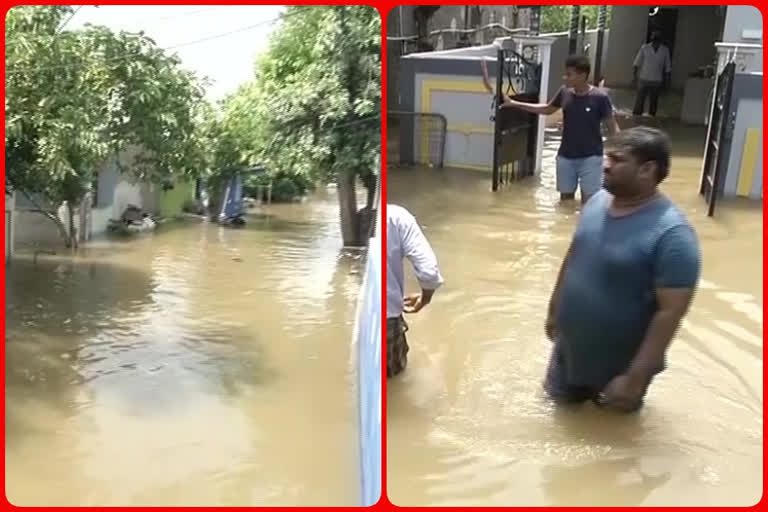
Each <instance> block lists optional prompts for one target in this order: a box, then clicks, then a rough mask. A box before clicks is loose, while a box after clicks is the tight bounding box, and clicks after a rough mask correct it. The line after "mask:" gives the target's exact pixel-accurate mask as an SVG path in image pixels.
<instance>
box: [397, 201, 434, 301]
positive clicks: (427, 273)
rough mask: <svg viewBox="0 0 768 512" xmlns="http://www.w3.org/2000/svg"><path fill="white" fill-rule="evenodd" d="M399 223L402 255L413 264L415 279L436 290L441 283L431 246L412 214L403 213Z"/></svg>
mask: <svg viewBox="0 0 768 512" xmlns="http://www.w3.org/2000/svg"><path fill="white" fill-rule="evenodd" d="M402 221H403V222H402V223H401V224H400V240H401V243H402V249H403V255H404V256H405V257H406V258H408V261H410V262H411V265H413V270H414V273H415V274H416V279H417V280H418V281H419V285H420V286H421V287H422V288H423V289H425V290H436V289H438V288H439V287H440V285H441V284H443V277H442V276H441V275H440V268H439V267H438V264H437V256H435V253H434V251H433V250H432V246H430V245H429V242H428V241H427V238H426V237H425V236H424V233H423V232H422V231H421V228H420V227H419V224H418V223H417V222H416V219H415V218H414V217H413V215H410V214H408V215H403V218H402Z"/></svg>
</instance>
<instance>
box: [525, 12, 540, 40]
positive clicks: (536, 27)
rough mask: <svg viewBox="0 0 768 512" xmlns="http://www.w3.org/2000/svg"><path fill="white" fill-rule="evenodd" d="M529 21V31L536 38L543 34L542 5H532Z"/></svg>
mask: <svg viewBox="0 0 768 512" xmlns="http://www.w3.org/2000/svg"><path fill="white" fill-rule="evenodd" d="M528 17H529V18H528V19H529V23H530V26H529V29H530V31H531V34H532V35H534V36H538V35H539V34H540V33H541V6H540V5H532V6H531V8H530V10H529V11H528Z"/></svg>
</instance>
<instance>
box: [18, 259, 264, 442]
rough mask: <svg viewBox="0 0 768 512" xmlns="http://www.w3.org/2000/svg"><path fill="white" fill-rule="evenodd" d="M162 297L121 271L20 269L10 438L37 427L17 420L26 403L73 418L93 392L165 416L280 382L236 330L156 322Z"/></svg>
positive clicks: (26, 265) (80, 266)
mask: <svg viewBox="0 0 768 512" xmlns="http://www.w3.org/2000/svg"><path fill="white" fill-rule="evenodd" d="M153 290H154V286H153V283H152V281H151V279H150V275H149V274H148V273H144V272H141V271H138V270H136V269H133V268H129V267H125V266H121V265H115V264H111V263H105V262H98V261H77V260H61V261H50V260H46V261H38V262H37V263H33V262H31V261H25V260H19V261H14V263H13V265H12V266H11V267H9V271H8V273H7V279H6V347H5V348H6V392H7V393H9V394H10V395H11V396H13V397H14V400H9V401H8V402H7V404H6V420H7V429H8V430H7V432H8V435H9V436H10V437H12V436H13V435H14V434H21V433H23V432H25V431H26V430H28V429H29V428H30V425H29V424H27V423H26V422H25V420H24V419H23V418H24V415H23V414H17V409H18V410H25V408H26V407H27V405H28V404H27V403H26V401H25V399H34V400H35V401H38V402H42V403H46V404H47V405H48V406H53V407H57V408H60V409H63V410H67V409H72V403H73V401H74V400H75V397H76V396H77V395H78V393H80V392H81V391H83V390H87V393H99V394H106V395H108V396H109V398H110V400H113V401H114V402H115V403H117V404H119V407H122V408H124V409H126V410H129V411H130V413H131V414H134V415H146V414H150V415H154V414H161V415H163V414H172V411H173V410H174V409H176V408H179V407H186V406H188V405H191V404H189V403H187V402H190V401H194V399H195V397H196V396H197V395H198V394H199V393H201V392H202V393H215V394H223V395H225V396H236V395H238V394H239V393H240V392H241V391H242V389H243V387H262V386H264V385H267V384H269V383H270V382H272V381H273V380H274V379H276V378H277V373H276V371H275V370H274V369H272V368H268V367H267V366H266V365H265V361H264V356H263V351H262V350H261V342H262V340H258V339H253V337H252V335H250V334H248V333H246V332H245V331H242V330H240V329H237V327H235V326H231V327H230V326H226V325H216V324H212V323H207V322H205V321H197V322H195V323H194V325H189V326H186V328H185V327H184V326H183V325H174V326H171V328H169V326H168V325H167V324H163V323H158V322H154V321H153V317H154V315H156V314H158V313H160V314H161V312H160V311H158V310H157V308H156V307H155V305H154V304H153V298H152V293H153ZM17 406H18V407H17ZM73 412H74V410H73Z"/></svg>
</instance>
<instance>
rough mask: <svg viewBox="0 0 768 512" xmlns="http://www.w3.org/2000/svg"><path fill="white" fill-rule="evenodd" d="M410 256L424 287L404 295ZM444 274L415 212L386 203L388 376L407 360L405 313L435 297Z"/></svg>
mask: <svg viewBox="0 0 768 512" xmlns="http://www.w3.org/2000/svg"><path fill="white" fill-rule="evenodd" d="M406 258H407V259H408V260H409V261H410V262H411V265H412V266H413V270H414V272H415V273H416V279H417V280H418V282H419V285H420V287H421V292H420V293H414V294H410V295H407V296H406V295H405V278H404V269H403V260H405V259H406ZM442 284H443V278H442V276H441V275H440V269H439V268H438V265H437V257H436V256H435V253H434V251H432V247H431V246H430V245H429V242H428V241H427V239H426V237H425V236H424V233H423V232H422V231H421V228H420V227H419V224H418V223H417V222H416V219H415V218H414V217H413V215H411V214H410V212H408V210H406V209H405V208H403V207H401V206H396V205H392V204H388V205H387V377H394V376H395V375H397V374H399V373H400V372H402V371H403V370H405V367H406V365H407V364H408V342H407V340H406V337H405V333H406V332H407V331H408V325H407V324H406V323H405V320H404V319H403V313H409V314H413V313H418V312H419V311H421V309H422V308H424V306H426V305H427V304H429V303H430V302H431V301H432V296H433V295H434V293H435V290H437V289H438V288H439V287H440V285H442Z"/></svg>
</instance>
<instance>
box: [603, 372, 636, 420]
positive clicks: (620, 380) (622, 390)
mask: <svg viewBox="0 0 768 512" xmlns="http://www.w3.org/2000/svg"><path fill="white" fill-rule="evenodd" d="M647 385H648V379H647V378H645V377H641V376H639V375H633V374H630V373H625V374H622V375H619V376H617V377H614V378H613V379H612V380H611V382H609V383H608V385H607V386H605V389H604V390H603V392H602V393H601V394H600V402H601V404H602V405H604V406H606V407H610V408H612V409H616V410H619V411H623V412H631V411H634V410H635V409H636V408H637V406H638V405H639V404H640V401H641V400H642V399H643V395H644V394H645V388H646V386H647Z"/></svg>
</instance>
